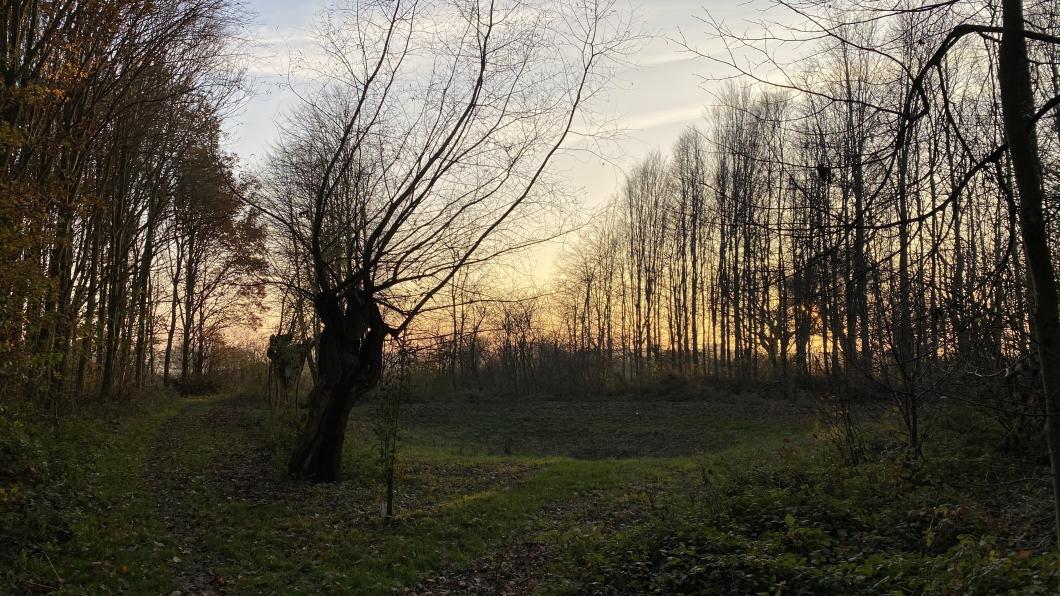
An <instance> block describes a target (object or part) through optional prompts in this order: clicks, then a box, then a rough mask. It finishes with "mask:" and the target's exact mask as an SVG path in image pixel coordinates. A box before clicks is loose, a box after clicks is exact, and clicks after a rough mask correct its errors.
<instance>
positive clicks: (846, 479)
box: [0, 395, 1060, 594]
mask: <svg viewBox="0 0 1060 596" xmlns="http://www.w3.org/2000/svg"><path fill="white" fill-rule="evenodd" d="M808 410H809V408H807V407H806V405H805V404H800V403H797V402H790V401H784V400H766V399H760V398H757V397H754V396H753V395H751V396H749V395H743V396H738V397H737V396H727V395H712V396H710V397H709V398H707V399H702V400H696V401H681V402H668V401H661V400H636V399H608V400H604V399H592V400H581V401H548V400H504V401H502V400H491V399H482V398H471V397H455V398H440V399H436V400H431V401H428V402H413V403H408V404H405V405H404V406H403V411H402V427H403V430H402V435H401V444H400V452H399V471H398V481H397V489H396V501H397V504H396V512H397V514H396V517H395V518H393V519H391V520H389V521H388V522H385V521H384V519H383V517H382V515H381V505H382V487H381V484H380V473H379V471H378V466H377V465H376V459H377V455H376V454H377V452H376V446H375V438H374V437H375V435H374V433H373V430H372V429H373V424H374V420H375V417H376V406H375V405H374V404H372V403H365V404H362V405H359V406H358V407H357V408H356V409H355V411H354V413H353V422H352V425H351V433H350V439H349V441H348V444H347V450H348V453H347V455H346V458H345V481H344V482H341V483H338V484H333V485H325V486H315V485H306V484H300V483H296V482H294V481H291V480H289V479H288V478H287V477H286V476H285V475H284V474H283V464H284V461H283V460H284V457H285V455H286V453H287V449H288V447H289V446H290V445H291V442H292V441H293V437H294V432H295V429H296V425H297V421H296V420H295V417H296V415H295V414H292V413H274V412H270V411H268V410H267V409H266V408H264V407H263V406H262V404H261V402H260V401H258V400H256V399H252V398H247V397H233V396H211V397H205V398H178V399H172V400H158V401H156V402H152V403H151V404H150V406H149V407H147V406H144V407H141V408H140V409H139V410H137V411H136V412H135V413H133V414H126V415H122V416H116V415H115V416H111V417H110V419H111V421H110V422H106V421H105V420H107V417H102V418H99V417H93V418H91V419H86V420H80V421H77V422H64V423H61V424H60V425H58V426H48V427H44V426H40V427H22V426H19V425H17V423H11V422H8V423H7V424H8V425H9V427H8V428H6V430H7V431H8V436H9V437H10V438H9V439H5V442H4V444H3V445H4V448H5V450H6V451H7V452H9V453H8V454H9V455H11V456H12V459H11V461H16V462H23V463H24V464H25V465H24V466H23V468H21V469H19V468H18V467H17V465H15V464H11V465H8V466H7V467H6V468H3V469H0V481H2V482H3V485H2V486H3V487H4V491H5V492H4V493H2V494H0V499H2V500H0V515H3V516H4V517H3V518H0V522H7V523H9V524H11V525H10V527H13V528H17V529H18V532H15V533H13V534H12V535H11V536H9V537H8V538H5V539H3V542H0V556H2V557H3V558H2V559H0V582H4V583H5V584H6V585H7V586H8V587H9V591H11V592H15V593H18V592H50V591H56V592H60V593H122V592H124V593H165V594H169V593H172V592H174V591H180V592H183V593H196V594H200V593H210V592H214V593H231V594H257V593H350V592H354V593H392V592H394V591H398V592H408V593H433V594H446V593H468V592H471V593H512V594H522V593H530V592H534V591H537V592H542V593H645V592H658V593H678V592H684V593H758V592H763V591H766V592H769V593H822V594H823V593H858V592H860V593H892V592H893V593H919V592H935V593H999V592H1004V591H1006V590H1012V591H1014V592H1019V593H1029V592H1033V591H1034V590H1038V591H1040V592H1042V593H1050V592H1051V591H1052V590H1055V589H1057V588H1058V587H1060V585H1058V584H1057V578H1058V577H1060V571H1058V567H1057V566H1058V559H1057V558H1056V556H1055V555H1053V554H1048V552H1047V551H1048V550H1049V549H1048V545H1047V544H1046V543H1045V542H1044V541H1047V540H1048V532H1047V530H1046V533H1045V534H1042V532H1041V531H1040V528H1041V527H1042V520H1041V518H1042V516H1045V517H1046V518H1048V515H1049V512H1048V508H1047V507H1046V506H1045V504H1047V499H1045V492H1044V489H1045V487H1044V486H1043V485H1042V483H1040V482H1036V481H1026V480H1025V479H1023V476H1026V472H1027V470H1028V469H1032V470H1034V471H1035V472H1036V473H1038V472H1040V469H1038V468H1033V465H1034V464H1029V463H1027V462H1023V461H1022V460H1011V461H1007V460H1006V461H1001V460H990V461H986V460H984V459H983V455H982V452H981V451H978V450H976V449H975V447H974V445H967V444H948V443H945V442H944V441H941V440H939V441H937V443H938V444H940V445H944V446H945V452H944V453H945V455H943V453H942V452H940V453H939V454H934V455H932V456H929V457H928V458H927V459H926V460H925V461H926V462H928V463H924V464H918V467H916V468H912V467H910V466H909V465H905V464H902V463H900V462H888V461H880V462H876V463H873V464H866V465H862V466H859V467H856V468H851V467H843V466H840V465H838V464H837V463H836V462H835V461H833V459H834V458H833V457H832V456H831V454H830V452H829V450H828V448H827V446H826V445H824V444H823V442H821V441H819V440H818V439H817V438H816V437H817V433H816V432H815V429H814V425H813V422H812V419H811V418H810V417H809V416H808ZM8 418H9V419H13V418H16V417H14V416H8ZM19 465H22V464H19ZM932 466H937V467H939V468H938V469H941V468H942V467H945V469H946V470H948V471H949V472H950V476H951V477H952V478H954V479H955V480H954V482H955V483H957V484H959V483H960V482H961V481H967V480H969V479H975V480H980V481H981V480H983V479H984V478H986V479H987V480H988V481H989V484H990V485H991V486H992V488H982V487H980V488H978V489H977V488H976V486H975V485H965V486H957V484H954V483H950V484H944V483H939V482H935V481H933V480H932V478H933V477H934V474H935V469H934V468H932ZM1028 466H1031V468H1028ZM984 473H985V474H987V475H986V476H985V477H984V476H983V474H984ZM1021 475H1022V476H1021ZM1013 480H1015V482H1013ZM999 487H1000V488H999ZM1045 527H1046V529H1047V528H1048V524H1046V525H1045ZM1043 536H1045V538H1043ZM778 589H779V591H778ZM0 592H4V593H6V592H5V591H4V590H0Z"/></svg>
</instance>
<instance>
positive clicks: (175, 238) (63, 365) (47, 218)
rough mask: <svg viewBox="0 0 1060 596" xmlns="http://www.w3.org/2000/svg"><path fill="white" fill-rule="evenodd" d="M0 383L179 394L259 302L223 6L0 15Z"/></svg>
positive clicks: (20, 387)
mask: <svg viewBox="0 0 1060 596" xmlns="http://www.w3.org/2000/svg"><path fill="white" fill-rule="evenodd" d="M0 19H2V31H3V33H2V34H0V68H2V70H3V87H2V88H0V361H2V362H3V365H2V366H0V386H2V387H3V388H4V389H3V390H2V391H3V392H4V393H6V394H8V395H9V396H22V397H25V398H29V399H32V400H35V401H37V402H39V403H42V404H47V405H49V406H52V407H55V408H56V409H63V408H68V407H70V406H72V405H74V404H76V403H78V402H80V401H84V400H89V399H102V400H109V399H113V398H117V397H128V396H129V395H130V393H131V392H133V391H135V390H137V389H138V388H140V387H142V386H144V385H145V384H148V383H151V384H154V382H155V380H156V379H161V380H165V381H166V382H170V381H173V382H176V383H184V384H190V383H192V382H193V380H194V379H195V378H201V377H203V376H205V375H206V373H207V372H208V371H209V369H211V367H212V366H213V364H214V360H215V358H214V356H215V355H216V354H215V353H216V352H217V350H218V349H219V347H220V346H221V345H222V342H221V341H220V338H221V336H222V333H223V332H224V330H225V329H226V327H228V326H230V325H232V324H234V323H238V324H241V325H242V324H246V323H247V322H248V318H251V317H250V315H252V314H253V313H254V312H257V311H256V310H250V309H249V307H250V306H251V305H252V304H254V303H255V302H257V301H258V300H260V298H261V293H260V289H259V288H260V286H258V285H257V284H256V283H255V282H254V278H255V275H257V273H256V272H258V271H260V270H261V269H262V267H263V266H264V264H263V262H262V260H261V251H262V250H263V228H262V226H261V225H260V224H259V223H258V221H257V218H256V216H255V215H254V214H252V213H250V212H249V211H248V210H247V209H246V208H245V206H244V205H243V204H242V203H241V201H240V198H239V196H240V194H241V193H244V192H247V191H248V190H249V189H248V186H249V183H248V182H246V181H244V180H241V179H239V178H238V177H237V175H236V173H235V165H236V164H235V160H234V157H232V156H230V155H226V154H225V153H224V152H223V151H222V149H221V145H222V131H221V125H222V120H223V118H224V117H225V115H226V110H228V109H229V108H230V107H231V106H232V105H233V102H234V101H235V100H236V99H238V96H239V93H240V92H241V90H242V88H243V77H242V70H241V68H242V67H241V65H240V64H239V60H238V56H239V54H238V52H237V51H236V47H235V45H234V43H235V42H234V40H235V34H236V33H237V31H238V29H239V27H240V26H241V23H242V19H243V16H242V15H241V14H240V12H239V11H238V10H237V9H236V7H235V6H234V5H232V4H231V3H228V2H226V1H223V0H161V1H153V2H143V1H134V0H108V1H104V2H98V1H76V0H64V1H59V2H44V1H40V0H29V1H21V0H10V1H8V2H5V3H4V6H3V8H2V10H0Z"/></svg>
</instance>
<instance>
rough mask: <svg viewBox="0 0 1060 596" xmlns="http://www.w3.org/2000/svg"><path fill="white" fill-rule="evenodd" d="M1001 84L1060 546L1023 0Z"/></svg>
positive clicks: (1009, 8) (1053, 367)
mask: <svg viewBox="0 0 1060 596" xmlns="http://www.w3.org/2000/svg"><path fill="white" fill-rule="evenodd" d="M1002 16H1003V19H1004V22H1003V24H1002V35H1001V49H1000V53H999V56H998V59H999V62H998V83H999V85H1000V88H1001V110H1002V116H1003V119H1004V125H1005V136H1006V137H1007V140H1008V144H1009V153H1010V155H1011V157H1012V169H1013V172H1014V174H1015V177H1016V186H1017V187H1018V188H1019V220H1020V235H1021V237H1022V239H1023V251H1024V255H1025V256H1026V260H1027V267H1028V269H1029V272H1030V278H1031V286H1032V288H1031V290H1032V294H1033V296H1034V304H1033V308H1032V310H1031V325H1032V327H1033V329H1034V336H1035V337H1036V338H1037V340H1038V346H1037V347H1038V358H1039V359H1040V362H1041V381H1042V389H1043V391H1044V397H1045V416H1046V423H1045V431H1046V442H1047V445H1048V450H1049V462H1050V465H1051V470H1052V476H1053V507H1054V513H1055V518H1056V519H1055V521H1056V531H1057V540H1058V544H1060V420H1058V419H1057V416H1058V415H1060V313H1058V307H1057V301H1058V294H1057V287H1056V277H1055V272H1054V268H1053V263H1052V255H1051V254H1050V252H1049V235H1048V230H1047V229H1046V225H1045V217H1044V214H1043V209H1042V205H1043V203H1044V200H1045V192H1044V188H1043V185H1042V164H1041V159H1040V157H1039V155H1038V137H1037V134H1036V133H1035V129H1034V120H1033V118H1034V112H1035V109H1034V92H1033V90H1032V87H1031V78H1030V71H1029V64H1028V60H1027V42H1026V39H1025V38H1024V23H1023V2H1022V0H1003V2H1002Z"/></svg>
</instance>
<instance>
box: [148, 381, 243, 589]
mask: <svg viewBox="0 0 1060 596" xmlns="http://www.w3.org/2000/svg"><path fill="white" fill-rule="evenodd" d="M198 405H199V404H197V403H195V402H189V403H188V404H186V405H185V406H184V407H183V408H181V410H180V411H179V412H178V413H177V414H176V415H175V416H173V417H172V418H170V419H169V420H167V421H166V422H165V424H163V426H162V428H161V430H160V431H159V433H158V436H157V437H156V439H155V445H154V447H153V448H152V450H151V455H150V457H149V458H148V460H147V462H146V473H145V478H146V480H147V484H148V486H149V487H150V488H151V489H152V491H153V492H154V494H155V498H156V500H157V507H158V514H159V517H161V518H162V520H163V521H164V522H165V524H166V529H167V530H168V531H169V534H170V537H171V538H172V539H173V541H174V542H175V543H176V545H177V550H178V551H179V553H180V554H179V555H177V556H174V557H173V561H172V562H173V567H174V574H175V575H176V579H177V583H178V584H179V585H180V586H181V591H180V592H174V593H173V596H176V594H178V593H180V594H195V595H217V594H223V593H224V589H223V586H222V585H220V582H219V581H218V576H217V575H216V574H215V573H214V572H213V571H212V567H213V562H214V561H213V560H212V557H210V556H209V553H208V552H207V551H206V549H205V548H204V547H203V544H202V539H201V536H200V529H199V528H198V527H197V524H196V523H195V522H194V520H192V519H191V518H190V516H189V514H188V511H187V506H186V505H185V501H186V499H187V498H188V497H189V495H190V494H191V493H192V492H194V491H195V490H196V488H195V487H196V486H201V484H202V482H201V481H202V477H201V475H200V476H199V477H193V476H192V474H191V473H190V472H189V471H188V470H186V469H185V466H184V465H182V462H180V461H179V460H180V458H179V457H178V451H179V446H180V444H181V442H182V441H188V440H194V437H196V435H198V434H200V433H201V425H202V423H203V421H202V415H201V412H197V411H196V410H198V409H199V408H198V407H197V406H198Z"/></svg>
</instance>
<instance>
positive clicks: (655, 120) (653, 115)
mask: <svg viewBox="0 0 1060 596" xmlns="http://www.w3.org/2000/svg"><path fill="white" fill-rule="evenodd" d="M703 112H704V107H703V104H702V103H695V104H688V105H684V106H678V107H674V108H669V109H666V110H659V111H655V112H648V113H644V114H632V115H630V116H629V117H627V118H623V119H622V120H621V122H620V124H621V125H623V126H624V127H626V128H629V129H633V130H647V129H649V128H655V127H657V126H665V125H667V124H676V123H678V122H688V121H691V120H698V119H700V118H702V117H703Z"/></svg>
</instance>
